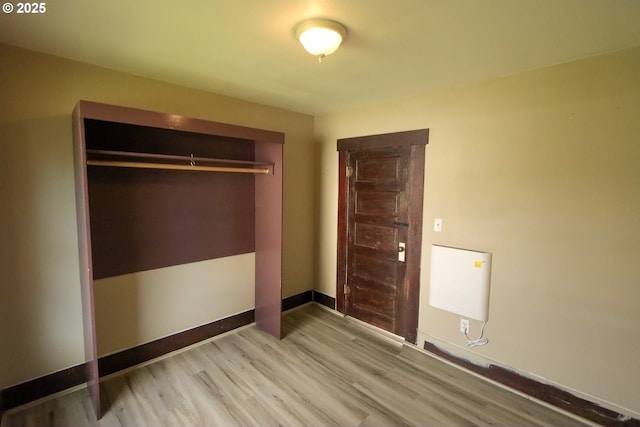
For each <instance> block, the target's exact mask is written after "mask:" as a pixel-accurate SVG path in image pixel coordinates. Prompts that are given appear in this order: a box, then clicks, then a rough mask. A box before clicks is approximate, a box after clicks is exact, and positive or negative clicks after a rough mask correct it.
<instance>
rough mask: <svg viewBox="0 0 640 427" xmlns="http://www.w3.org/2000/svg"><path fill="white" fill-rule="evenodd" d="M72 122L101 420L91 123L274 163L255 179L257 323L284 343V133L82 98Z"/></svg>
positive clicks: (88, 347) (86, 313)
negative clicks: (204, 139) (164, 134)
mask: <svg viewBox="0 0 640 427" xmlns="http://www.w3.org/2000/svg"><path fill="white" fill-rule="evenodd" d="M72 118H73V145H74V150H73V151H74V171H75V183H76V214H77V225H78V249H79V251H78V252H79V264H80V285H81V297H82V315H83V330H84V343H85V360H86V362H87V363H86V365H85V366H86V372H85V375H86V378H87V387H88V389H89V394H90V396H91V401H92V404H93V407H94V410H95V413H96V417H97V418H98V419H100V418H101V417H102V411H103V408H102V405H101V402H100V386H99V380H100V372H99V369H98V351H97V337H96V322H95V304H94V283H93V263H92V253H91V228H90V224H91V212H90V209H89V184H88V178H87V167H88V165H87V147H86V140H85V129H84V121H85V120H86V119H95V120H102V121H107V122H113V123H121V124H131V125H139V126H148V127H155V128H160V129H169V130H178V131H185V132H195V133H201V134H206V135H212V136H222V137H231V138H241V139H246V140H252V141H254V142H255V156H256V159H260V161H261V162H265V163H268V164H270V165H273V166H272V173H270V174H264V175H261V174H257V175H256V176H255V211H256V212H255V230H256V232H255V275H256V279H255V322H256V326H257V327H258V328H260V329H262V330H264V331H265V332H267V333H269V334H270V335H273V336H274V337H276V338H277V339H280V338H281V316H282V289H281V283H282V173H283V168H282V156H283V144H284V133H281V132H275V131H270V130H263V129H255V128H250V127H245V126H237V125H232V124H226V123H219V122H213V121H209V120H202V119H195V118H191V117H185V116H180V115H176V114H167V113H159V112H154V111H148V110H142V109H137V108H129V107H121V106H115V105H109V104H103V103H97V102H90V101H82V100H81V101H79V102H78V103H77V105H76V107H75V108H74V110H73V115H72Z"/></svg>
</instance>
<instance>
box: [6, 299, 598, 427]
mask: <svg viewBox="0 0 640 427" xmlns="http://www.w3.org/2000/svg"><path fill="white" fill-rule="evenodd" d="M283 331H284V338H283V339H282V340H281V341H278V340H276V339H274V338H272V337H271V336H269V335H267V334H265V333H263V332H260V331H259V330H257V329H256V328H255V326H251V327H248V328H242V329H240V330H237V331H234V332H232V333H229V334H226V335H224V336H221V337H218V338H216V339H214V340H212V341H209V342H206V343H204V344H202V345H199V346H197V347H194V348H191V349H188V350H187V351H184V352H181V353H178V354H174V355H172V356H171V357H168V358H164V359H161V360H159V361H157V362H155V363H152V364H149V365H146V366H143V367H140V368H137V369H134V370H131V371H129V372H127V373H123V374H120V375H117V376H114V377H111V378H109V379H107V380H105V381H103V382H102V384H101V387H102V393H103V397H104V398H105V403H106V404H107V405H108V410H107V412H106V413H105V415H104V417H103V418H102V419H101V420H100V421H99V425H100V426H119V427H122V426H181V427H184V426H363V427H365V426H367V427H368V426H370V427H374V426H400V425H403V426H404V425H414V426H484V425H498V426H538V425H549V426H569V425H570V426H579V425H585V424H583V423H581V422H579V421H577V420H576V419H573V418H569V417H567V416H565V415H563V414H560V413H558V412H555V411H554V410H552V409H549V408H547V407H544V406H542V405H540V404H538V403H536V402H534V401H531V400H528V399H526V398H523V397H521V396H519V395H516V394H513V393H510V392H509V391H506V390H504V389H502V388H500V387H497V386H495V385H493V384H490V383H488V382H486V381H484V380H482V379H480V378H477V377H475V376H473V375H471V374H468V373H466V372H464V371H461V370H459V369H457V368H455V367H452V366H450V365H447V364H445V363H443V362H441V361H439V360H437V359H435V358H432V357H430V356H429V355H427V354H424V353H422V352H420V351H418V350H416V349H415V348H412V347H410V346H403V345H401V344H399V343H397V342H393V341H392V340H390V339H389V338H387V337H384V336H382V335H379V334H378V333H377V332H374V331H372V330H370V329H369V328H366V327H364V326H362V325H360V324H358V323H356V322H353V321H350V320H349V319H345V318H342V317H340V316H336V315H335V314H333V313H331V312H329V311H328V310H325V309H324V308H322V307H320V306H317V305H315V304H310V305H307V306H304V307H301V308H300V309H297V310H292V311H289V312H287V313H286V314H285V315H284V317H283ZM91 411H92V408H91V403H90V401H89V398H88V395H87V392H86V390H84V389H83V390H80V391H76V392H73V393H70V394H66V395H63V396H59V397H57V398H55V399H52V400H48V401H46V402H43V403H40V404H37V405H32V406H29V407H26V408H24V409H22V410H19V411H13V412H10V413H8V414H5V417H4V418H3V421H2V427H13V426H38V427H44V426H78V427H79V426H85V425H91V422H90V419H91V416H90V413H91Z"/></svg>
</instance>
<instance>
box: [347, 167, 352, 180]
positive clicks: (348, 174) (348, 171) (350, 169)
mask: <svg viewBox="0 0 640 427" xmlns="http://www.w3.org/2000/svg"><path fill="white" fill-rule="evenodd" d="M346 175H347V178H348V177H350V176H351V175H353V168H352V167H351V166H347V173H346Z"/></svg>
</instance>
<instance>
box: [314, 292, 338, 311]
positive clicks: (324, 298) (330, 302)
mask: <svg viewBox="0 0 640 427" xmlns="http://www.w3.org/2000/svg"><path fill="white" fill-rule="evenodd" d="M313 301H314V302H317V303H318V304H322V305H324V306H325V307H329V308H330V309H332V310H335V309H336V299H335V298H334V297H330V296H329V295H325V294H323V293H322V292H318V291H313Z"/></svg>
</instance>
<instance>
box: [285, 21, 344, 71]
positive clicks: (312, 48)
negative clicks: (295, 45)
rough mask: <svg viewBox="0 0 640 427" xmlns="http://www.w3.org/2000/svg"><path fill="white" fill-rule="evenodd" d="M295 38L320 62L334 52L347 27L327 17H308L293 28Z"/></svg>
mask: <svg viewBox="0 0 640 427" xmlns="http://www.w3.org/2000/svg"><path fill="white" fill-rule="evenodd" d="M294 33H295V36H296V38H297V39H298V40H299V41H300V43H302V46H304V48H305V49H306V50H307V52H309V53H310V54H312V55H315V56H317V57H318V62H319V63H322V60H323V59H324V57H325V56H327V55H331V54H332V53H333V52H335V51H336V50H337V49H338V47H339V46H340V43H342V41H343V40H344V39H345V37H346V36H347V29H346V28H345V26H344V25H342V24H340V23H339V22H335V21H331V20H329V19H321V18H316V19H308V20H306V21H302V22H300V23H299V24H298V25H296V27H295V29H294Z"/></svg>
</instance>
